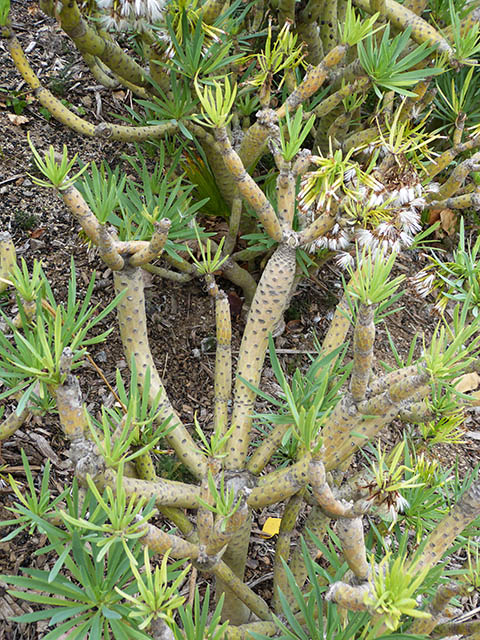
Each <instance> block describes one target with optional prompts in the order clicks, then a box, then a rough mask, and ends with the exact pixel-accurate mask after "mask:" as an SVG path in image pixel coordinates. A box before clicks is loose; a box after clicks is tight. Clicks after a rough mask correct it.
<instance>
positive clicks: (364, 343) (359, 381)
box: [350, 304, 377, 402]
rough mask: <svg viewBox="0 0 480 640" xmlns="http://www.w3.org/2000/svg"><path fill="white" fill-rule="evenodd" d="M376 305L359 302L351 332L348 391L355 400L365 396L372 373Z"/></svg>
mask: <svg viewBox="0 0 480 640" xmlns="http://www.w3.org/2000/svg"><path fill="white" fill-rule="evenodd" d="M376 306H377V305H365V304H361V305H360V308H359V310H358V314H357V321H356V323H355V329H354V332H353V370H352V376H351V378H350V392H351V394H352V396H353V399H354V400H355V402H361V401H362V400H363V399H364V398H365V393H366V390H367V385H368V381H369V379H370V375H371V373H372V362H373V343H374V341H375V323H374V321H373V317H374V315H375V308H376Z"/></svg>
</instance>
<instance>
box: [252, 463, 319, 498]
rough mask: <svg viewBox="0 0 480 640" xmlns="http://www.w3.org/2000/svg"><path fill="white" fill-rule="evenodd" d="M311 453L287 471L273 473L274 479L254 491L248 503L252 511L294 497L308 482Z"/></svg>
mask: <svg viewBox="0 0 480 640" xmlns="http://www.w3.org/2000/svg"><path fill="white" fill-rule="evenodd" d="M310 459H311V455H310V453H307V454H305V455H304V456H302V457H301V458H300V460H299V461H298V462H296V463H295V464H292V465H290V466H289V467H287V468H286V469H281V470H280V471H278V472H273V473H272V479H271V480H269V479H268V477H269V476H266V477H267V480H266V481H265V482H263V483H262V484H261V485H260V486H258V487H255V489H252V492H251V494H250V495H249V496H248V499H247V502H248V504H249V506H250V507H252V509H260V508H262V507H266V506H268V505H270V504H274V503H276V502H281V501H282V500H286V499H287V498H289V497H290V496H293V495H294V494H295V493H297V492H298V491H299V490H300V489H302V488H303V487H305V486H306V484H307V482H308V465H309V463H310Z"/></svg>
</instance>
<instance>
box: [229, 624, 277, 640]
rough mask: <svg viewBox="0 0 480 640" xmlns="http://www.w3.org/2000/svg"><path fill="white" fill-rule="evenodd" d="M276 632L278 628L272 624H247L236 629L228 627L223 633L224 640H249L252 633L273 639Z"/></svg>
mask: <svg viewBox="0 0 480 640" xmlns="http://www.w3.org/2000/svg"><path fill="white" fill-rule="evenodd" d="M277 631H278V627H277V625H276V624H275V623H274V622H267V621H263V622H249V623H248V624H241V625H238V626H237V627H234V626H232V625H229V626H228V627H227V631H226V632H225V640H250V638H251V637H252V635H251V634H252V633H260V634H262V635H264V636H267V637H269V638H271V637H273V636H274V635H275V634H276V632H277Z"/></svg>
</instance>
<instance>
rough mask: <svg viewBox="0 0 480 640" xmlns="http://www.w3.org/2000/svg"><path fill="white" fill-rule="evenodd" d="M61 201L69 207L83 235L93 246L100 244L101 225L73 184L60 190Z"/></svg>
mask: <svg viewBox="0 0 480 640" xmlns="http://www.w3.org/2000/svg"><path fill="white" fill-rule="evenodd" d="M60 195H61V196H62V200H63V203H64V204H65V206H66V207H67V209H69V211H70V213H71V214H72V216H73V217H74V218H75V220H76V221H77V222H78V224H79V225H80V226H81V227H82V229H83V231H84V233H85V235H86V236H87V237H88V239H89V240H91V242H93V244H94V245H95V246H97V247H98V245H99V244H100V231H101V228H102V225H101V224H100V222H99V221H98V219H97V217H96V216H95V214H94V213H93V211H92V210H91V209H90V207H89V206H88V204H87V203H86V202H85V199H84V197H83V196H82V194H81V193H80V191H79V190H78V189H77V188H76V187H74V186H73V185H71V186H69V187H67V188H66V189H62V190H61V191H60Z"/></svg>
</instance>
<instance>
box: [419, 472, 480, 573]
mask: <svg viewBox="0 0 480 640" xmlns="http://www.w3.org/2000/svg"><path fill="white" fill-rule="evenodd" d="M479 514H480V484H479V483H478V482H476V483H474V484H472V486H471V487H470V489H468V491H466V492H465V493H464V494H463V496H462V497H461V498H460V500H459V501H458V502H457V504H456V505H455V506H454V507H453V508H452V510H451V511H450V513H449V514H448V515H447V516H445V517H444V518H443V520H441V521H440V522H439V523H438V524H437V526H436V527H435V529H434V530H433V531H432V533H431V534H430V535H429V536H428V538H427V541H426V543H425V546H424V547H423V548H422V550H421V551H420V554H419V556H418V558H416V559H414V560H413V564H414V567H415V571H418V572H420V571H422V570H423V569H424V568H425V567H433V566H434V565H435V564H437V562H439V561H440V560H441V558H442V556H443V554H444V553H445V552H446V551H447V550H448V548H449V547H450V545H451V544H452V542H453V541H454V540H455V538H456V537H457V536H458V535H460V533H461V532H462V531H463V530H464V529H465V527H467V526H468V525H469V524H470V522H472V520H475V518H477V517H478V515H479Z"/></svg>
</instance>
